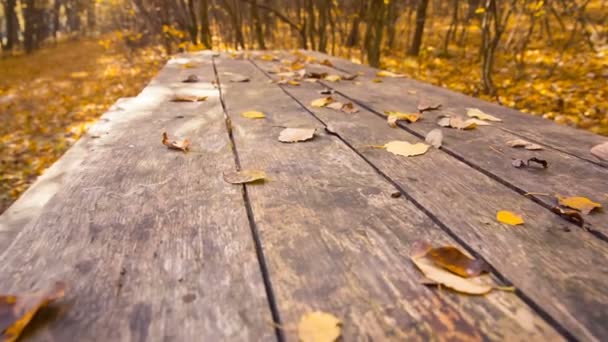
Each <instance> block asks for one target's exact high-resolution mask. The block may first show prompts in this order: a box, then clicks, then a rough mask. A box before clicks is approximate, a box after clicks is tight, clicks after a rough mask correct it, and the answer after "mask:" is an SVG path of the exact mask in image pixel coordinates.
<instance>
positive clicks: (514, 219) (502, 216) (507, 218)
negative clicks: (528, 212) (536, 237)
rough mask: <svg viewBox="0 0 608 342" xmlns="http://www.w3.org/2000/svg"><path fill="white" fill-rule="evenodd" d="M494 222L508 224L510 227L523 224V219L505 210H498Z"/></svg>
mask: <svg viewBox="0 0 608 342" xmlns="http://www.w3.org/2000/svg"><path fill="white" fill-rule="evenodd" d="M496 220H497V221H498V222H500V223H504V224H508V225H511V226H516V225H519V224H524V219H522V218H521V217H520V216H519V215H517V214H515V213H512V212H510V211H506V210H500V211H499V212H497V213H496Z"/></svg>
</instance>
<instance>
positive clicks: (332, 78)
mask: <svg viewBox="0 0 608 342" xmlns="http://www.w3.org/2000/svg"><path fill="white" fill-rule="evenodd" d="M341 79H342V77H340V76H339V75H327V76H325V78H324V80H326V81H330V82H338V81H340V80H341Z"/></svg>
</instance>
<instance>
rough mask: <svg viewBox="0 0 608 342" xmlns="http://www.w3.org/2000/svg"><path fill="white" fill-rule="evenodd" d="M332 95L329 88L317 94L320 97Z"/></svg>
mask: <svg viewBox="0 0 608 342" xmlns="http://www.w3.org/2000/svg"><path fill="white" fill-rule="evenodd" d="M333 93H334V91H333V90H332V89H329V88H325V89H323V90H321V91H319V94H321V95H331V94H333Z"/></svg>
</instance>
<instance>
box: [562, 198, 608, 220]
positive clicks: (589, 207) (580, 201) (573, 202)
mask: <svg viewBox="0 0 608 342" xmlns="http://www.w3.org/2000/svg"><path fill="white" fill-rule="evenodd" d="M555 197H556V198H557V200H558V203H559V204H560V205H563V206H564V207H568V208H571V209H576V210H578V211H580V212H582V213H583V214H585V215H587V214H589V213H590V212H591V211H593V210H594V209H596V208H598V209H599V208H601V207H602V205H601V204H600V203H597V202H594V201H592V200H590V199H588V198H587V197H578V196H575V197H562V196H560V195H556V196H555Z"/></svg>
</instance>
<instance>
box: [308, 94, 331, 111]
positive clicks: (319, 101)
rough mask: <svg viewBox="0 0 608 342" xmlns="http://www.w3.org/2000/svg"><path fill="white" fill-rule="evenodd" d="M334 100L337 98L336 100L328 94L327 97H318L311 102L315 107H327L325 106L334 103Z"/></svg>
mask: <svg viewBox="0 0 608 342" xmlns="http://www.w3.org/2000/svg"><path fill="white" fill-rule="evenodd" d="M334 101H335V100H334V98H333V97H331V96H327V97H322V98H320V99H316V100H314V101H312V102H311V103H310V105H311V106H313V107H319V108H320V107H325V106H327V105H328V104H330V103H332V102H334Z"/></svg>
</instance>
